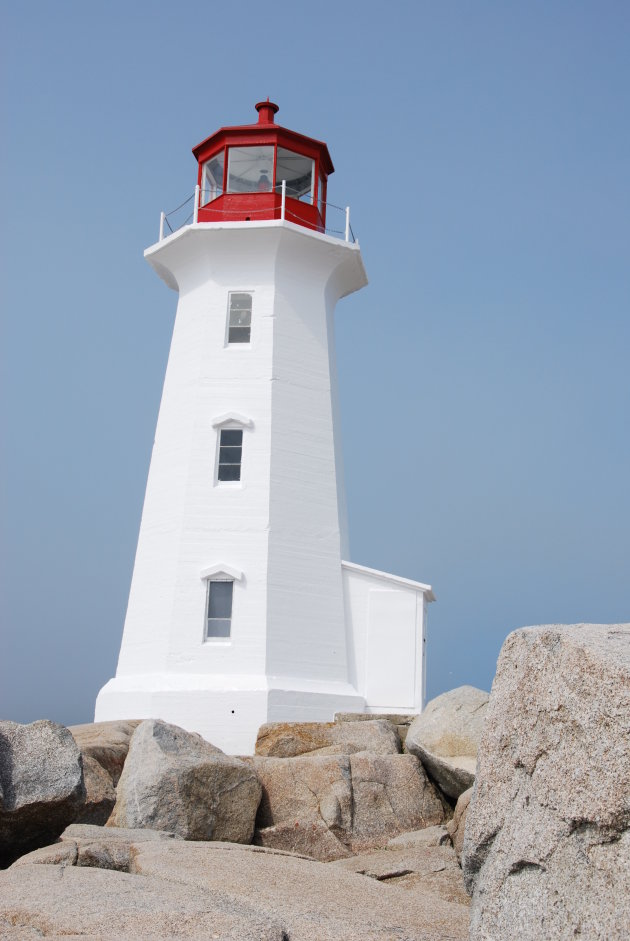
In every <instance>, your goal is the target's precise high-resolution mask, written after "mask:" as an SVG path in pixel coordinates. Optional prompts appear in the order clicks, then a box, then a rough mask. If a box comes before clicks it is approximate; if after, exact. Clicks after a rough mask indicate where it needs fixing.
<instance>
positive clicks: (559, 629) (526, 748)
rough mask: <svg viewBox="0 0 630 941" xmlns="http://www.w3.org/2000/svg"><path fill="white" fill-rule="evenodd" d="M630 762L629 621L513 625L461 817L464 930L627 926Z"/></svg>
mask: <svg viewBox="0 0 630 941" xmlns="http://www.w3.org/2000/svg"><path fill="white" fill-rule="evenodd" d="M629 768H630V625H629V624H621V625H593V624H577V625H569V626H559V625H547V626H541V627H535V628H523V629H522V630H518V631H515V632H514V633H513V634H510V635H509V637H508V638H507V639H506V641H505V643H504V645H503V648H502V651H501V655H500V657H499V662H498V667H497V673H496V677H495V680H494V684H493V687H492V694H491V697H490V704H489V707H488V713H487V717H486V724H485V728H484V732H483V736H482V740H481V745H480V749H479V763H478V768H477V779H476V782H475V787H474V790H473V795H472V799H471V802H470V805H469V808H468V813H467V819H466V831H465V836H464V848H463V853H462V867H463V870H464V876H465V878H466V881H467V885H468V888H469V890H471V891H473V902H472V910H471V911H472V926H471V941H482V939H486V938H489V937H491V938H492V939H493V941H504V939H508V938H510V939H512V938H514V937H518V938H519V941H534V939H536V941H538V939H540V938H553V939H554V941H565V939H566V941H568V939H571V941H573V939H575V938H576V937H581V938H588V939H589V941H599V939H602V941H604V939H606V941H621V939H622V938H624V939H625V938H627V937H628V925H629V924H630V830H629V826H630V789H629V788H628V769H629Z"/></svg>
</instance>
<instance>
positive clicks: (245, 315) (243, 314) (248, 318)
mask: <svg viewBox="0 0 630 941" xmlns="http://www.w3.org/2000/svg"><path fill="white" fill-rule="evenodd" d="M251 322H252V312H251V310H231V311H230V326H231V327H249V325H250V324H251Z"/></svg>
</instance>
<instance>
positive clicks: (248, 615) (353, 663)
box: [95, 100, 434, 754]
mask: <svg viewBox="0 0 630 941" xmlns="http://www.w3.org/2000/svg"><path fill="white" fill-rule="evenodd" d="M256 110H257V112H258V115H257V121H256V122H255V123H253V124H248V125H242V126H236V127H224V128H221V129H220V130H218V131H217V132H215V133H214V134H212V135H211V136H210V137H208V138H206V139H205V140H204V141H202V142H201V143H200V144H198V145H197V146H196V147H194V148H193V154H194V156H195V158H196V161H197V184H196V188H195V195H194V197H193V200H192V202H193V208H192V218H191V220H190V221H189V222H187V224H185V225H183V226H181V227H180V228H179V229H176V230H175V231H174V232H170V231H168V230H167V227H166V226H165V224H164V216H162V219H161V224H160V238H159V241H158V242H157V243H156V244H154V245H152V246H151V247H150V248H148V249H147V250H146V251H145V257H146V259H147V261H148V262H149V264H150V265H151V266H152V267H153V269H154V270H155V271H156V273H157V274H158V275H159V276H160V278H161V279H162V280H163V281H164V282H165V284H166V285H167V286H168V287H169V288H171V289H172V290H174V291H175V292H177V294H178V303H177V314H176V318H175V326H174V330H173V338H172V343H171V349H170V354H169V359H168V365H167V369H166V376H165V380H164V387H163V393H162V400H161V404H160V411H159V416H158V422H157V428H156V432H155V442H154V446H153V452H152V456H151V464H150V469H149V475H148V480H147V487H146V494H145V500H144V508H143V513H142V520H141V524H140V533H139V538H138V546H137V551H136V558H135V564H134V570H133V577H132V583H131V590H130V595H129V604H128V609H127V615H126V619H125V625H124V631H123V637H122V643H121V649H120V655H119V660H118V666H117V670H116V675H115V677H114V678H113V679H111V680H110V681H109V682H108V683H107V684H106V685H105V686H104V687H103V689H102V690H101V691H100V693H99V695H98V698H97V702H96V714H95V718H96V720H97V721H100V720H106V719H119V718H160V719H164V720H166V721H168V722H172V723H174V724H176V725H180V726H182V727H184V728H186V729H188V730H190V731H195V732H199V733H200V734H201V735H203V736H204V737H205V738H206V739H208V740H209V741H211V742H212V743H213V744H214V745H217V746H218V747H220V748H222V749H223V750H224V751H227V752H230V753H234V754H238V753H242V754H245V753H249V752H251V751H252V749H253V745H254V742H255V737H256V732H257V729H258V727H259V726H260V725H261V724H262V723H264V722H269V721H297V720H301V721H304V720H305V721H311V720H312V721H320V720H331V719H332V718H333V716H334V714H335V713H336V712H338V711H343V712H372V713H391V712H418V711H420V709H421V708H422V704H423V700H424V694H425V644H426V622H427V605H428V603H429V602H430V601H432V600H434V598H433V594H432V591H431V588H430V586H428V585H425V584H423V583H421V582H416V581H413V580H410V579H406V578H400V577H398V576H395V575H391V574H389V573H385V572H380V571H376V570H374V569H371V568H367V567H365V566H362V565H357V564H354V563H352V562H350V561H349V548H348V536H347V523H346V505H345V493H344V479H343V466H342V442H341V439H340V424H339V417H338V400H337V382H336V358H335V342H334V316H335V307H336V305H337V302H338V301H339V300H340V299H341V298H343V297H345V296H347V295H349V294H352V293H353V292H355V291H359V290H360V289H361V288H362V287H364V286H365V285H366V284H367V278H366V274H365V269H364V266H363V261H362V258H361V251H360V247H359V244H358V242H356V241H354V239H353V237H352V231H351V228H350V225H349V213H348V211H347V210H346V211H345V212H344V213H343V214H342V215H341V224H340V225H337V226H334V225H333V226H331V223H330V212H331V210H330V208H329V203H328V196H327V189H328V178H329V176H330V175H331V173H332V172H333V169H334V168H333V164H332V160H331V158H330V154H329V152H328V148H327V146H326V144H325V143H323V142H321V141H318V140H314V139H312V138H309V137H306V136H304V135H303V134H300V133H297V132H295V131H292V130H289V129H287V128H284V127H282V126H280V125H279V124H277V123H276V118H275V116H276V113H277V111H278V107H277V105H275V104H273V103H272V102H270V101H268V100H267V101H264V102H260V103H259V104H257V105H256ZM331 228H332V229H333V230H334V231H331Z"/></svg>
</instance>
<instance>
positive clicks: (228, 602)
mask: <svg viewBox="0 0 630 941" xmlns="http://www.w3.org/2000/svg"><path fill="white" fill-rule="evenodd" d="M233 593H234V582H233V581H232V580H231V579H225V578H215V579H208V590H207V596H206V631H205V639H206V640H212V639H213V638H219V639H225V638H227V637H229V636H230V632H231V629H232V597H233Z"/></svg>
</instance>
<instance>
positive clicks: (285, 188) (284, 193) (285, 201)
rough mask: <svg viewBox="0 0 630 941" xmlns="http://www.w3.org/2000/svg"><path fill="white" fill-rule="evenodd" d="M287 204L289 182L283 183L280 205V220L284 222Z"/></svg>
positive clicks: (284, 181)
mask: <svg viewBox="0 0 630 941" xmlns="http://www.w3.org/2000/svg"><path fill="white" fill-rule="evenodd" d="M286 203H287V181H286V180H283V181H282V201H281V203H280V218H281V219H282V221H283V222H284V209H285V206H286Z"/></svg>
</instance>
